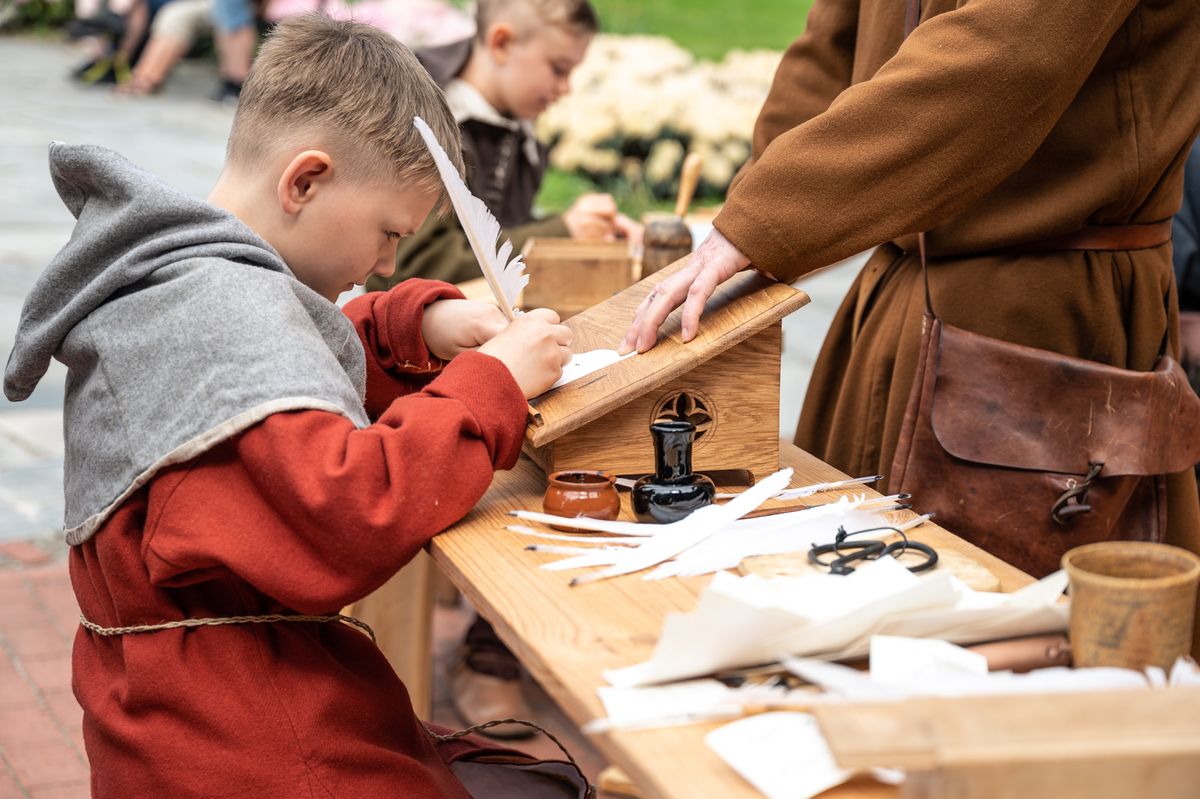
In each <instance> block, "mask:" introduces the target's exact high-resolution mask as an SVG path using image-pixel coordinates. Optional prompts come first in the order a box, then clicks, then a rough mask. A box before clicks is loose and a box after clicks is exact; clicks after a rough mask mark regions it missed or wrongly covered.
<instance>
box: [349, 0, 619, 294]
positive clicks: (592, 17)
mask: <svg viewBox="0 0 1200 799" xmlns="http://www.w3.org/2000/svg"><path fill="white" fill-rule="evenodd" d="M598 30H599V20H598V19H597V17H596V13H595V11H594V9H593V8H592V7H591V5H590V4H589V3H588V2H587V0H480V2H479V4H478V6H477V7H476V31H477V32H476V34H475V36H473V37H468V38H466V39H462V40H460V41H457V42H452V43H450V44H447V45H443V46H441V47H434V48H428V49H424V50H418V51H417V57H418V58H420V59H421V63H422V64H424V66H425V68H426V69H427V70H429V73H430V74H431V75H432V76H433V79H434V80H435V81H437V83H438V85H439V86H441V87H442V89H443V90H444V91H445V93H446V100H447V102H449V103H450V110H451V111H452V112H453V113H454V116H455V119H457V120H458V123H459V128H460V129H461V130H462V135H463V156H464V158H465V159H466V162H467V184H468V186H469V187H470V189H471V192H472V193H473V194H475V196H477V197H479V198H480V199H481V200H483V201H484V203H486V204H487V206H488V210H490V211H491V212H492V214H493V215H494V216H495V217H496V219H497V220H498V221H499V222H500V225H501V227H503V229H504V233H503V238H505V239H508V240H509V241H511V242H512V244H513V251H514V252H520V251H521V248H522V247H523V246H524V244H525V242H526V240H528V239H530V238H532V237H534V236H540V237H567V236H569V237H571V238H578V239H595V240H612V239H615V238H629V239H632V240H636V241H640V240H641V234H642V228H641V225H639V224H638V223H637V222H635V221H633V220H632V219H629V218H628V217H626V216H624V215H623V214H621V213H619V212H618V211H617V204H616V201H615V200H613V198H612V197H611V196H610V195H608V194H585V195H583V196H582V197H580V198H578V199H577V200H576V201H575V203H574V204H573V205H572V206H571V207H570V208H569V209H568V210H567V211H566V212H565V213H563V214H556V215H551V216H547V217H544V218H541V219H539V218H537V217H535V215H534V207H533V204H534V198H535V197H536V196H537V193H538V190H539V189H540V188H541V185H542V176H543V175H544V174H545V171H546V163H547V151H546V147H545V146H544V145H542V144H541V143H540V142H539V141H538V140H537V138H536V136H535V134H534V130H533V123H534V121H535V120H536V119H537V117H538V115H539V114H541V113H542V111H544V110H545V109H546V108H547V107H548V106H549V105H550V104H551V103H553V102H554V101H555V100H557V99H558V98H559V97H561V96H563V95H564V94H566V93H567V91H568V90H569V83H568V81H569V78H570V74H571V72H572V70H573V69H574V68H575V67H576V66H577V65H578V64H579V63H580V62H581V61H583V57H584V55H585V53H586V52H587V48H588V45H589V44H590V43H591V40H592V36H593V35H595V33H596V32H597V31H598ZM479 276H480V271H479V265H478V264H477V263H476V261H475V256H474V254H472V252H471V247H470V244H469V243H468V242H467V237H466V235H465V234H464V233H463V231H462V227H461V226H460V225H459V224H458V220H457V219H456V218H454V217H453V216H451V217H450V218H447V219H430V220H429V222H427V223H426V225H425V226H424V227H423V228H421V230H419V231H418V232H417V235H415V236H411V237H409V238H407V239H405V240H404V241H402V242H401V243H400V249H399V250H398V252H397V255H396V273H395V274H394V275H392V276H391V277H389V278H386V279H385V278H375V279H373V280H372V281H371V282H369V283H368V284H367V288H368V289H370V290H384V289H387V288H388V287H390V286H394V285H396V284H397V283H399V282H400V281H402V280H405V279H406V278H410V277H423V278H430V279H434V280H445V281H447V282H448V283H461V282H462V281H464V280H470V279H472V278H477V277H479Z"/></svg>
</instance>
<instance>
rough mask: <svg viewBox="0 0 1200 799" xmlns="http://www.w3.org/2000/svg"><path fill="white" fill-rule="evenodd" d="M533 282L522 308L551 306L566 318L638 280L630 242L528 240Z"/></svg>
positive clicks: (527, 269) (527, 260)
mask: <svg viewBox="0 0 1200 799" xmlns="http://www.w3.org/2000/svg"><path fill="white" fill-rule="evenodd" d="M521 254H522V256H523V257H524V260H525V273H526V274H527V275H529V286H528V287H527V288H526V289H525V292H524V294H523V295H522V299H521V307H522V308H525V309H529V308H552V309H554V310H555V311H557V312H558V315H559V316H561V317H562V318H564V319H566V318H567V317H568V316H574V315H575V314H577V313H580V312H581V311H584V310H587V309H588V308H591V307H592V306H593V305H596V304H597V303H600V302H603V301H604V300H607V299H608V298H609V297H611V296H613V295H614V294H616V293H618V292H620V291H623V290H625V289H627V288H629V287H630V286H631V285H633V283H635V282H636V280H637V278H638V276H635V275H634V262H633V258H632V257H631V255H630V248H629V242H627V241H614V242H602V241H600V242H597V241H575V240H574V239H545V238H543V239H538V238H534V239H529V240H528V241H527V242H525V247H524V248H523V249H522V250H521Z"/></svg>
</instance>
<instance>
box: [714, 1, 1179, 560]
mask: <svg viewBox="0 0 1200 799" xmlns="http://www.w3.org/2000/svg"><path fill="white" fill-rule="evenodd" d="M905 5H906V4H905V2H904V0H816V3H815V4H814V6H813V9H812V12H811V15H810V16H809V21H808V29H807V31H806V33H805V34H804V35H803V36H802V37H801V38H799V39H798V40H796V42H795V43H793V44H792V46H791V47H790V48H789V49H788V51H787V54H786V55H785V56H784V59H783V62H782V63H781V65H780V67H779V71H778V73H777V74H776V76H775V82H774V84H773V86H772V88H771V93H770V96H769V97H768V98H767V101H766V104H765V105H764V106H763V109H762V112H761V114H760V115H759V118H758V122H757V125H756V129H755V136H754V156H753V160H752V162H751V164H749V165H748V166H747V167H746V168H745V169H744V170H743V171H742V172H741V173H740V174H739V179H738V181H737V182H736V183H735V184H734V188H733V189H732V190H731V192H730V194H729V197H728V200H727V202H726V203H725V206H724V209H723V210H722V212H721V214H720V215H719V216H718V217H717V219H716V222H715V224H716V227H717V228H719V229H720V230H721V232H722V233H724V234H725V236H727V237H728V238H729V239H730V240H731V241H732V242H733V243H734V244H735V245H737V247H738V248H739V249H741V250H742V251H743V252H744V253H746V255H748V256H749V257H750V259H751V260H752V261H753V263H754V264H755V265H756V266H757V267H759V268H761V269H763V270H765V271H768V272H770V273H771V274H773V275H775V276H776V277H777V278H779V279H780V280H787V281H791V280H794V279H796V278H797V277H799V276H800V275H803V274H805V273H808V272H811V271H812V270H814V269H817V268H819V267H821V266H824V265H826V264H831V263H834V262H836V261H838V260H840V259H842V258H845V257H847V256H849V255H852V254H853V253H856V252H860V251H863V250H865V249H868V248H870V247H873V246H876V245H879V244H880V243H881V242H886V243H885V244H883V245H882V246H881V247H879V249H878V250H877V251H876V252H875V253H874V255H873V256H872V257H871V259H870V261H869V262H868V263H867V265H866V266H865V267H864V268H863V270H862V272H861V274H860V275H859V276H858V279H857V280H856V281H855V283H854V285H853V286H852V287H851V289H850V292H849V294H848V295H847V297H846V299H845V302H844V303H843V305H842V307H841V309H840V311H839V312H838V315H837V317H836V319H835V320H834V323H833V326H832V328H831V330H830V332H829V336H828V338H827V339H826V341H825V345H824V347H823V349H822V352H821V356H820V358H819V359H818V361H817V365H816V367H815V370H814V374H813V377H812V382H811V384H810V389H809V392H808V396H807V398H806V401H805V404H804V409H803V412H802V413H801V417H800V424H799V427H798V429H797V431H796V443H797V444H798V445H799V446H801V447H803V448H805V449H807V450H809V451H810V452H813V453H814V454H816V455H818V456H819V457H822V458H823V459H825V460H826V461H828V462H829V463H831V464H833V465H834V466H836V467H838V468H840V469H842V470H843V471H846V472H849V473H851V474H872V473H880V474H886V473H887V472H888V471H890V470H891V466H892V457H893V454H894V452H895V448H896V442H897V438H898V436H899V433H900V426H901V422H902V421H903V418H904V412H905V406H906V403H907V401H908V396H909V392H910V390H911V387H912V382H913V375H914V372H915V368H916V359H917V354H918V348H919V344H920V337H921V317H922V311H923V308H924V302H923V291H922V286H921V274H920V268H919V265H918V263H917V261H916V259H915V257H914V256H913V255H908V254H906V251H909V250H913V249H915V247H914V246H913V241H914V240H915V236H914V235H913V234H914V233H915V232H916V231H920V230H928V231H929V237H928V239H929V246H930V253H931V255H932V256H933V260H932V261H931V264H930V285H931V288H932V292H933V302H934V306H935V310H936V311H937V312H938V314H939V315H940V316H941V317H942V318H943V319H944V320H945V321H946V322H947V323H948V324H952V325H956V326H958V327H962V328H965V329H967V330H972V331H975V332H978V333H982V334H984V335H988V336H993V337H996V338H1000V339H1004V340H1007V341H1014V342H1018V343H1021V344H1026V345H1029V346H1034V347H1039V348H1042V349H1047V350H1053V351H1056V352H1061V353H1066V354H1069V355H1073V356H1078V357H1083V358H1088V359H1091V360H1095V361H1100V362H1103V363H1107V364H1112V365H1115V366H1119V367H1124V368H1129V369H1137V370H1149V369H1151V368H1152V367H1153V366H1154V363H1155V361H1156V359H1157V356H1158V354H1159V349H1160V346H1161V343H1162V340H1163V336H1164V333H1169V337H1170V346H1171V348H1172V350H1173V351H1174V352H1175V353H1176V354H1177V347H1178V311H1177V300H1176V296H1175V286H1174V280H1173V274H1172V269H1171V250H1170V245H1163V246H1161V247H1157V248H1154V249H1147V250H1137V251H1123V252H1096V251H1090V252H1083V251H1060V252H1036V253H1026V254H1014V253H997V252H996V250H997V249H1000V248H1004V247H1008V246H1011V245H1015V244H1018V243H1022V242H1030V241H1037V240H1041V239H1044V238H1047V237H1050V236H1054V235H1060V234H1066V233H1071V232H1074V231H1076V230H1078V229H1080V228H1082V227H1084V226H1086V225H1125V224H1141V223H1150V222H1157V221H1159V220H1164V219H1169V218H1170V217H1171V216H1172V215H1173V214H1174V213H1175V211H1176V210H1177V209H1178V207H1179V204H1180V198H1181V183H1182V175H1183V169H1182V168H1183V163H1184V159H1185V158H1186V155H1187V152H1188V149H1189V146H1190V144H1191V141H1192V139H1193V138H1194V137H1195V135H1196V132H1197V128H1198V126H1200V44H1198V43H1200V13H1197V4H1196V2H1195V0H1175V1H1174V2H1170V1H1169V0H1159V1H1158V2H1138V0H965V1H964V0H959V1H958V2H955V0H925V2H924V3H923V6H924V8H923V11H922V15H921V24H920V26H919V27H918V28H917V29H916V30H915V31H914V32H913V34H912V35H911V36H910V37H909V38H908V39H907V40H904V12H905ZM989 253H990V254H989ZM918 502H919V498H918ZM1167 541H1168V542H1169V543H1174V544H1178V545H1180V546H1184V547H1186V548H1188V549H1190V550H1192V551H1198V552H1200V503H1198V502H1197V494H1196V482H1195V478H1194V476H1193V474H1192V473H1191V471H1188V472H1187V473H1183V474H1177V475H1172V476H1171V477H1170V478H1168V532H1167Z"/></svg>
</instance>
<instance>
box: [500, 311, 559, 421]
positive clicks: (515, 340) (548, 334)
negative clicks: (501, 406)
mask: <svg viewBox="0 0 1200 799" xmlns="http://www.w3.org/2000/svg"><path fill="white" fill-rule="evenodd" d="M479 351H480V352H482V353H483V354H485V355H491V356H492V357H493V358H496V359H498V360H499V361H500V362H501V363H503V364H504V365H505V366H507V367H508V371H510V372H512V376H513V379H514V380H516V381H517V385H518V386H520V387H521V391H523V392H524V393H525V398H526V399H530V398H533V397H536V396H537V395H538V394H541V393H542V392H544V391H545V390H546V389H548V388H550V386H552V385H554V382H555V381H556V380H558V378H559V377H561V376H562V370H563V367H564V366H566V365H567V364H568V363H570V361H571V328H569V327H567V326H566V325H560V324H558V314H556V313H555V312H554V311H551V310H550V309H549V308H537V309H535V310H532V311H530V312H529V313H527V314H524V315H522V316H518V317H517V318H516V319H514V320H513V321H512V322H510V323H509V325H508V327H506V328H504V330H503V331H501V332H500V333H499V334H498V335H497V336H496V337H495V338H493V339H492V340H491V341H488V342H487V343H486V344H484V345H483V346H481V347H480V348H479Z"/></svg>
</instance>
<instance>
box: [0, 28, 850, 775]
mask: <svg viewBox="0 0 1200 799" xmlns="http://www.w3.org/2000/svg"><path fill="white" fill-rule="evenodd" d="M79 60H80V56H79V55H78V54H77V53H76V52H75V51H73V50H72V49H71V48H69V47H68V46H66V45H63V44H61V43H59V42H58V41H57V40H53V39H46V38H26V37H10V36H0V74H2V75H3V76H4V80H2V81H0V143H3V147H0V355H4V356H5V357H6V355H7V353H8V352H9V351H10V350H11V348H12V344H13V338H14V334H15V331H16V326H17V320H18V317H19V314H20V309H21V304H22V302H23V301H24V298H25V295H26V294H27V293H28V291H29V289H30V288H31V287H32V285H33V283H34V281H35V280H36V279H37V276H38V275H39V273H40V272H41V270H42V268H43V267H44V266H45V265H46V263H48V262H49V260H50V259H51V258H52V257H53V256H54V254H55V253H56V252H57V251H58V249H59V247H61V245H62V244H63V243H64V242H65V241H66V240H67V239H68V238H69V236H70V233H71V228H72V224H73V221H74V220H73V219H72V218H71V215H70V214H69V213H68V212H67V210H66V209H65V208H64V207H63V205H62V203H61V201H60V200H59V199H58V197H57V195H56V194H55V192H54V189H53V187H52V185H51V183H50V179H49V174H48V171H47V168H46V145H47V144H48V142H50V141H52V140H60V141H66V142H70V143H91V144H100V145H104V146H107V147H111V148H113V149H116V150H118V151H120V152H122V153H124V154H125V155H126V156H128V157H129V158H131V159H132V160H133V161H134V162H136V163H138V164H139V165H141V166H143V167H145V168H147V169H149V170H150V171H151V172H153V173H155V174H157V175H159V176H161V177H162V178H163V179H164V180H166V181H167V182H168V183H169V184H171V185H173V186H175V187H176V188H178V189H180V190H182V191H184V192H186V193H188V194H191V195H193V196H197V197H204V196H205V195H207V193H208V191H209V189H210V188H211V186H212V184H213V182H214V181H215V179H216V177H217V174H218V173H219V171H220V168H221V162H222V159H223V155H224V145H225V138H226V136H227V134H228V128H229V123H230V121H231V119H232V116H233V112H232V108H230V107H228V106H220V105H217V104H214V103H212V102H210V101H208V100H207V99H205V95H206V93H207V92H208V91H209V90H210V89H211V88H212V87H213V85H214V82H215V72H214V70H213V68H212V66H211V64H209V63H206V62H185V63H184V64H182V65H181V66H180V67H179V69H177V70H176V72H175V74H174V75H173V76H172V78H171V81H170V83H169V84H168V86H167V90H166V91H165V92H164V93H163V94H162V95H159V96H154V97H149V98H142V99H130V98H122V97H117V96H114V95H113V94H112V93H111V91H108V90H106V89H103V88H84V87H80V86H77V85H74V84H72V83H71V82H69V81H67V80H66V79H65V76H66V74H67V72H68V71H69V70H70V69H71V68H72V67H73V66H74V65H75V64H76V63H78V61H79ZM855 270H856V267H855V266H854V265H848V266H842V267H835V268H833V269H830V270H827V271H826V272H824V273H822V274H821V275H818V276H817V277H815V278H814V279H811V280H808V281H806V282H805V283H803V284H802V287H803V288H805V289H806V290H807V291H809V292H810V293H811V294H812V295H813V298H814V302H813V304H812V305H811V306H809V307H808V308H806V309H804V310H802V311H801V312H799V313H798V314H795V315H793V316H792V317H791V318H790V319H789V320H787V321H786V322H785V344H784V376H783V392H782V410H781V420H780V428H781V432H783V433H784V434H785V435H787V436H789V437H790V435H791V431H792V429H793V428H794V427H795V420H796V417H797V415H798V413H799V407H800V401H801V398H802V397H803V391H804V386H805V385H806V384H807V379H808V371H809V370H810V369H811V364H812V360H813V358H814V357H815V354H816V351H817V348H818V347H819V346H820V342H821V340H822V338H823V337H824V333H825V329H826V327H827V325H828V320H829V318H830V317H831V316H832V313H833V311H834V309H836V307H837V305H838V304H839V302H840V301H841V297H842V295H843V294H844V293H845V289H846V286H847V284H848V282H849V280H850V279H851V278H852V277H853V273H854V271H855ZM65 377H66V375H65V369H64V368H63V367H62V365H61V364H58V363H57V362H54V363H52V364H51V366H50V371H49V373H48V374H47V376H46V378H45V379H44V380H43V381H42V383H41V384H40V385H39V386H38V389H37V390H36V391H35V392H34V394H33V396H32V397H31V398H30V399H29V400H27V401H25V402H22V403H17V404H14V403H10V402H8V400H6V399H5V398H4V397H3V396H2V395H0V799H9V797H24V798H25V799H30V798H31V797H39V798H41V797H47V798H49V797H85V796H87V795H88V788H87V778H88V766H87V760H86V755H85V753H84V751H83V743H82V738H81V735H80V716H81V711H80V709H79V707H78V705H77V704H76V703H75V700H74V697H73V696H72V694H71V690H70V647H71V641H72V639H73V636H74V634H75V630H76V628H77V613H78V610H77V607H76V605H75V600H74V595H73V593H72V591H71V588H70V584H69V582H68V578H67V570H66V546H65V545H64V544H63V543H62V541H61V533H60V530H61V520H62V502H63V500H62V459H63V437H62V402H63V386H64V381H65ZM469 619H470V611H469V609H467V608H465V607H458V608H438V610H437V611H436V615H435V619H434V633H435V655H436V657H437V664H438V668H437V669H436V671H435V674H436V677H435V683H434V698H435V706H434V714H433V715H434V721H437V722H439V723H441V724H444V725H446V726H451V727H453V726H458V725H459V724H460V722H459V720H458V719H457V718H456V717H455V714H454V712H453V710H452V709H451V708H450V705H449V695H448V690H447V687H446V683H445V681H444V680H443V679H442V678H441V677H442V674H443V673H444V666H445V663H446V661H447V660H448V658H449V656H450V653H451V652H452V650H453V648H454V646H455V645H456V644H457V642H458V641H459V640H461V635H462V632H463V630H465V628H466V625H467V624H468V623H469ZM526 687H527V689H528V694H529V695H530V698H531V700H532V702H533V704H534V706H535V708H536V709H537V711H538V718H539V719H540V720H542V721H543V722H544V723H545V724H546V725H547V726H548V727H549V728H550V729H551V730H552V731H553V732H555V733H556V734H560V735H562V736H563V737H564V739H565V741H566V742H567V745H568V746H570V747H571V749H572V751H573V752H574V753H575V754H576V756H577V757H579V759H580V760H581V761H582V765H583V766H584V769H585V771H587V773H588V774H589V775H590V776H593V777H594V776H595V775H596V774H597V773H598V771H599V768H600V767H601V766H602V765H603V761H602V759H601V758H600V756H599V755H598V753H597V752H596V751H595V750H594V749H592V748H591V747H590V746H589V745H588V743H587V742H586V741H584V740H583V739H582V737H581V736H580V735H579V733H578V732H577V730H576V729H575V728H574V726H573V725H572V724H571V723H570V722H569V721H568V720H567V719H566V718H565V717H564V716H563V715H562V714H561V713H560V712H559V711H558V710H557V709H556V708H555V707H554V706H553V703H551V702H550V701H549V699H547V698H546V696H545V694H544V693H542V692H541V690H540V689H539V688H538V687H537V686H536V685H535V684H532V683H530V684H528V685H527V686H526ZM529 748H530V750H531V751H533V752H535V753H536V754H539V755H542V756H546V757H552V756H555V750H554V749H553V746H552V745H551V744H550V743H549V742H548V741H545V740H538V741H535V742H533V743H531V744H530V745H529Z"/></svg>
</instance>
